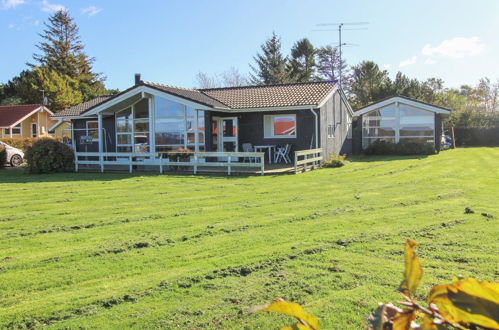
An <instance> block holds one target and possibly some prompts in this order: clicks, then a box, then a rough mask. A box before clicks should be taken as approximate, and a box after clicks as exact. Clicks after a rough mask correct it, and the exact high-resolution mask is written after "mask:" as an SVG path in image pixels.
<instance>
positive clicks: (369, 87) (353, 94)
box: [349, 61, 392, 109]
mask: <svg viewBox="0 0 499 330" xmlns="http://www.w3.org/2000/svg"><path fill="white" fill-rule="evenodd" d="M391 95H392V90H391V81H390V78H389V77H388V71H386V70H383V71H381V70H380V69H379V66H378V65H377V64H376V63H374V62H372V61H363V62H361V63H359V64H358V65H356V66H354V67H352V75H351V82H350V88H349V96H350V103H351V104H352V106H353V107H354V109H358V108H360V107H363V106H366V105H368V104H370V103H373V102H376V101H379V100H381V99H383V98H385V97H388V96H391Z"/></svg>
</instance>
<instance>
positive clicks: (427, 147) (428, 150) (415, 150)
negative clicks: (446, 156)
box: [364, 140, 436, 155]
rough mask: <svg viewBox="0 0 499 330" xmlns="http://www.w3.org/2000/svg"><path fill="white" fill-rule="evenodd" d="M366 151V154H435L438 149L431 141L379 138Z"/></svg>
mask: <svg viewBox="0 0 499 330" xmlns="http://www.w3.org/2000/svg"><path fill="white" fill-rule="evenodd" d="M364 153H365V154H366V155H434V154H435V153H436V150H435V147H434V146H433V144H430V143H419V142H413V141H400V142H399V143H392V142H387V141H380V140H378V141H374V142H373V143H372V144H371V145H370V146H369V147H367V148H366V149H365V150H364Z"/></svg>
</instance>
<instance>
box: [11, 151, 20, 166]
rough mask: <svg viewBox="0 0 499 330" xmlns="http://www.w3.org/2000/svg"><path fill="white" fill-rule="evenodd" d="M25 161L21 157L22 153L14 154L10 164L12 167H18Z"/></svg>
mask: <svg viewBox="0 0 499 330" xmlns="http://www.w3.org/2000/svg"><path fill="white" fill-rule="evenodd" d="M22 163H23V158H22V157H21V155H17V154H16V155H14V156H12V158H11V159H10V165H11V166H12V167H18V166H21V164H22Z"/></svg>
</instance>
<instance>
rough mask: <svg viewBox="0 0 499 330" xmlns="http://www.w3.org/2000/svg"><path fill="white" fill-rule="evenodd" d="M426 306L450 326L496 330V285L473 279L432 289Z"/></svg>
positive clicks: (498, 303) (498, 312)
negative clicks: (435, 308)
mask: <svg viewBox="0 0 499 330" xmlns="http://www.w3.org/2000/svg"><path fill="white" fill-rule="evenodd" d="M428 301H429V303H430V304H431V303H433V304H435V305H437V306H438V308H439V311H440V314H441V315H442V316H443V317H444V318H445V319H446V320H447V321H449V322H452V323H461V324H475V325H478V326H481V327H485V328H491V329H499V284H498V283H490V282H486V281H484V282H479V281H477V280H475V279H473V278H469V279H465V280H460V281H455V282H454V283H452V284H443V285H437V286H434V287H433V288H432V289H431V291H430V296H429V298H428Z"/></svg>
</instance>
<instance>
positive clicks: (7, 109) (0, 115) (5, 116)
mask: <svg viewBox="0 0 499 330" xmlns="http://www.w3.org/2000/svg"><path fill="white" fill-rule="evenodd" d="M41 106H42V105H41V104H21V105H6V106H0V127H10V126H11V125H13V124H14V123H16V122H17V121H19V120H20V119H22V118H23V117H25V116H27V115H28V114H29V113H31V112H33V111H34V110H35V109H37V108H39V107H41Z"/></svg>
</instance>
